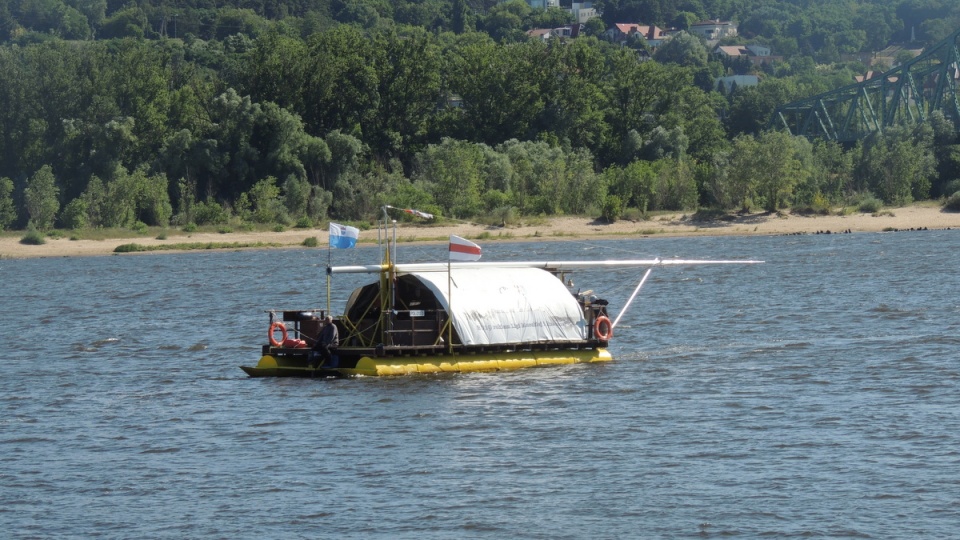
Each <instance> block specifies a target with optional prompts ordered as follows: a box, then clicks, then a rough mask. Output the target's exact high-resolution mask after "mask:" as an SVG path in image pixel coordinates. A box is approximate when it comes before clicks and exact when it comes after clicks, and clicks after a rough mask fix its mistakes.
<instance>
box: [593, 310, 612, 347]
mask: <svg viewBox="0 0 960 540" xmlns="http://www.w3.org/2000/svg"><path fill="white" fill-rule="evenodd" d="M593 335H594V336H595V337H596V338H597V339H599V340H600V341H607V340H609V339H610V338H612V337H613V324H611V323H610V319H608V318H606V317H605V316H603V315H601V316H599V317H597V320H596V321H595V322H594V323H593Z"/></svg>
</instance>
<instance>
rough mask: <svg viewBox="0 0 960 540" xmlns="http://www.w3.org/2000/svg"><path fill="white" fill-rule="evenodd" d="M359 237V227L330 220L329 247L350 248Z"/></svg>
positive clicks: (355, 243)
mask: <svg viewBox="0 0 960 540" xmlns="http://www.w3.org/2000/svg"><path fill="white" fill-rule="evenodd" d="M358 238H360V229H358V228H356V227H350V226H349V225H340V224H339V223H333V222H332V221H331V222H330V247H335V248H337V249H347V248H352V247H353V246H355V245H357V239H358Z"/></svg>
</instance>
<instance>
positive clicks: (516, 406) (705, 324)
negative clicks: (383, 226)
mask: <svg viewBox="0 0 960 540" xmlns="http://www.w3.org/2000/svg"><path fill="white" fill-rule="evenodd" d="M958 252H960V231H930V232H916V233H912V232H901V233H888V234H854V235H829V236H827V235H813V236H788V237H763V238H698V239H637V240H627V239H624V240H618V241H604V242H544V243H516V244H489V245H486V246H484V259H485V260H507V259H522V260H529V259H543V260H557V259H599V258H632V257H644V258H645V257H655V256H660V257H675V256H676V257H684V258H760V259H765V260H767V261H768V262H767V264H765V265H762V266H751V267H729V266H723V267H718V266H714V267H697V268H661V269H656V270H654V272H653V274H652V276H651V278H650V280H649V281H648V282H647V284H646V285H645V286H644V288H643V290H642V291H641V293H640V296H639V297H638V299H637V300H636V301H635V303H634V305H633V306H632V307H631V308H630V309H629V310H628V311H627V313H626V314H625V315H624V317H623V319H622V320H621V322H620V325H619V326H618V327H617V329H616V335H615V337H614V340H613V345H612V351H613V353H614V355H615V356H616V358H617V360H616V361H615V362H613V363H610V364H604V365H575V366H562V367H552V368H542V369H531V370H523V371H516V372H507V373H489V374H471V375H445V376H413V377H402V378H389V379H376V378H360V379H350V380H285V379H250V378H247V377H246V375H244V373H243V372H242V371H240V370H239V369H238V367H237V366H239V365H240V364H248V365H249V364H252V363H254V362H256V359H257V357H258V355H259V347H260V344H261V342H263V341H264V340H265V338H266V331H267V317H266V315H265V314H264V313H263V310H264V309H268V308H284V307H287V308H300V307H305V306H306V307H322V306H323V305H324V304H325V302H326V292H325V285H324V283H325V278H324V266H325V264H326V259H327V252H326V251H325V250H291V251H269V252H230V253H193V254H183V255H169V254H168V255H147V256H114V257H97V258H70V259H45V260H0V298H2V302H3V306H2V310H0V337H2V340H3V343H4V345H5V357H6V358H5V360H6V361H5V365H6V366H7V367H6V369H5V370H4V372H3V375H2V377H0V406H2V411H3V415H2V417H0V455H2V456H3V461H2V466H0V526H2V530H3V533H0V536H7V535H10V537H13V538H32V537H39V538H49V537H103V538H205V537H215V538H322V537H326V538H338V537H350V536H352V537H363V538H367V537H397V536H401V537H411V538H412V537H416V538H422V537H433V538H455V537H489V538H508V537H510V538H512V537H515V538H586V537H608V538H609V537H645V538H689V537H694V538H703V537H716V536H735V537H758V536H772V537H787V536H815V537H816V536H826V537H855V538H891V537H899V538H936V537H942V538H949V537H956V535H957V530H958V525H960V500H958V499H960V430H958V428H960V384H958V383H960V365H958V359H960V299H958V296H957V290H958V288H960V278H958V277H957V264H956V261H957V253H958ZM333 255H334V264H359V263H368V262H376V257H377V255H376V251H375V249H369V248H365V249H357V250H351V251H339V252H335V253H334V254H333ZM443 256H444V253H443V246H422V247H407V246H401V253H400V259H401V260H404V261H421V260H441V259H442V257H443ZM641 274H642V272H641V271H638V270H619V271H605V272H585V273H580V274H577V275H576V276H575V277H574V280H575V281H576V282H577V285H578V286H582V287H583V288H592V289H594V290H595V291H596V292H597V293H598V294H599V295H600V296H601V297H604V298H607V299H608V300H610V302H611V307H612V308H613V309H612V310H611V311H612V313H614V314H615V313H617V312H618V310H619V308H620V307H621V306H623V304H624V303H625V301H626V299H627V297H628V296H629V294H630V292H631V291H632V290H633V288H634V287H635V286H636V283H637V282H638V281H639V279H640V277H641ZM361 280H362V278H361V277H358V276H346V277H344V276H336V277H335V286H338V287H340V288H342V289H343V290H338V291H337V292H336V293H335V294H334V307H335V310H336V311H339V310H340V309H342V307H343V303H344V301H345V299H346V294H348V293H349V290H350V289H352V288H353V287H354V286H357V285H359V284H360V283H361Z"/></svg>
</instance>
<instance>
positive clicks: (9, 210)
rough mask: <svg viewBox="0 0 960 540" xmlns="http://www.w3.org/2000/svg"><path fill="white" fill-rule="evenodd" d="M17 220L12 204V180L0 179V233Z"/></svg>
mask: <svg viewBox="0 0 960 540" xmlns="http://www.w3.org/2000/svg"><path fill="white" fill-rule="evenodd" d="M16 220H17V208H16V207H15V206H14V204H13V180H11V179H9V178H0V231H2V230H3V229H6V228H7V227H9V226H10V225H13V223H14V222H15V221H16Z"/></svg>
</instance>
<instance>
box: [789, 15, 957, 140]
mask: <svg viewBox="0 0 960 540" xmlns="http://www.w3.org/2000/svg"><path fill="white" fill-rule="evenodd" d="M958 40H960V30H957V31H955V32H954V33H953V34H951V35H950V37H948V38H947V39H945V40H943V41H941V42H940V43H937V44H936V45H934V46H933V47H930V48H928V49H926V50H925V51H924V52H923V54H921V55H920V56H917V57H916V58H914V59H912V60H910V61H908V62H905V63H903V64H901V65H900V66H898V67H897V68H895V69H891V70H890V71H887V72H886V73H883V74H881V75H879V76H876V77H874V78H872V79H868V80H865V81H863V82H860V83H857V84H852V85H849V86H844V87H842V88H838V89H836V90H831V91H830V92H825V93H823V94H820V95H816V96H813V97H810V98H807V99H803V100H800V101H794V102H793V103H788V104H786V105H782V106H780V107H779V108H778V109H777V110H776V111H775V112H774V114H773V117H772V118H771V119H770V127H772V128H775V129H782V128H786V129H787V130H789V131H790V133H792V134H793V135H803V136H806V137H808V138H816V137H819V138H823V139H828V140H834V141H840V142H852V141H856V140H859V139H863V138H865V137H867V136H868V135H870V134H871V133H873V132H876V131H880V132H882V131H883V130H884V129H885V128H887V127H890V126H895V125H901V124H910V123H920V122H925V121H926V120H927V118H928V117H929V115H930V113H931V112H933V111H935V110H940V111H943V114H944V115H945V116H946V117H947V118H948V119H950V120H952V121H953V123H954V125H955V126H958V127H960V96H958V85H960V67H958V66H960V48H958V46H960V42H958Z"/></svg>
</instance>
